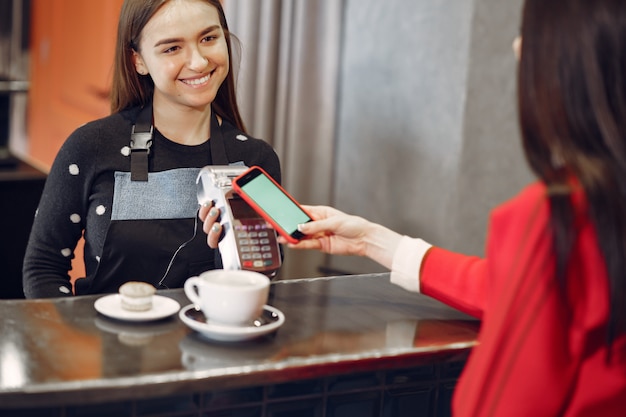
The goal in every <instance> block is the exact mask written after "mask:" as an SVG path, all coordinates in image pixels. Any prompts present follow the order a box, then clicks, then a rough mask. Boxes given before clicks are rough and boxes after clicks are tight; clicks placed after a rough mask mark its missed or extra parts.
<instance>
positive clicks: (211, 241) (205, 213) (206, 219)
mask: <svg viewBox="0 0 626 417" xmlns="http://www.w3.org/2000/svg"><path fill="white" fill-rule="evenodd" d="M198 217H199V218H200V220H201V221H202V230H204V233H206V234H207V244H208V245H209V247H210V248H213V249H215V248H217V245H218V243H219V241H220V239H221V237H222V225H221V224H220V223H219V219H220V210H219V209H218V208H217V207H214V206H213V204H212V203H209V204H206V205H204V204H203V205H202V206H200V210H199V211H198Z"/></svg>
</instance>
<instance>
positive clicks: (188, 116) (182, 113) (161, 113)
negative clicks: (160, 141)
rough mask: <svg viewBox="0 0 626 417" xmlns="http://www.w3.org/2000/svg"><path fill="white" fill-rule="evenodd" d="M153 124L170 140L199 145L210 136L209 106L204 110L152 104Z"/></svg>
mask: <svg viewBox="0 0 626 417" xmlns="http://www.w3.org/2000/svg"><path fill="white" fill-rule="evenodd" d="M153 115H154V126H155V128H157V129H158V130H159V132H161V134H163V136H165V137H166V138H168V139H169V140H171V141H172V142H176V143H180V144H182V145H199V144H201V143H204V142H206V141H207V140H208V139H209V137H210V136H211V106H210V105H207V106H206V108H205V110H201V109H197V108H190V107H186V108H181V107H172V106H159V105H154V108H153Z"/></svg>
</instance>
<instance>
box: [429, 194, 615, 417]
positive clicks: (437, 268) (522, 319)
mask: <svg viewBox="0 0 626 417" xmlns="http://www.w3.org/2000/svg"><path fill="white" fill-rule="evenodd" d="M573 201H574V205H575V210H576V222H577V226H578V237H577V240H576V243H575V247H574V252H573V256H572V259H571V262H570V265H569V266H568V270H567V280H568V291H567V293H566V294H565V297H563V296H561V292H560V291H559V284H558V282H557V281H556V279H555V278H554V276H555V259H554V255H553V251H552V239H551V235H550V233H549V230H548V215H549V202H548V200H547V197H546V188H545V186H544V185H542V184H540V183H536V184H533V185H530V186H529V187H527V188H526V189H525V190H523V191H522V192H521V193H520V194H519V195H518V196H516V197H515V198H513V199H512V200H510V201H509V202H507V203H505V204H503V205H501V206H499V207H498V208H496V209H495V210H494V211H493V212H492V215H491V219H490V227H489V234H488V239H487V248H486V259H481V258H478V257H470V256H464V255H459V254H456V253H452V252H449V251H446V250H444V249H440V248H436V247H433V248H432V249H431V250H430V251H429V252H428V253H427V255H426V257H425V258H424V261H423V264H422V271H421V275H420V276H421V278H420V282H421V292H422V293H424V294H427V295H430V296H432V297H434V298H437V299H438V300H440V301H443V302H445V303H447V304H449V305H451V306H453V307H456V308H458V309H460V310H462V311H465V312H467V313H469V314H471V315H474V316H476V317H478V318H481V319H482V324H481V330H480V334H479V342H480V344H479V345H478V346H477V347H476V348H475V349H474V350H473V352H472V354H471V355H470V358H469V359H468V362H467V365H466V367H465V369H464V371H463V374H462V375H461V378H460V380H459V382H458V385H457V388H456V392H455V395H454V400H453V415H454V416H455V417H460V416H471V417H482V416H506V417H516V416H520V417H521V416H523V417H542V416H568V417H569V416H577V417H582V416H589V417H605V416H620V417H624V416H626V354H624V352H625V350H626V340H625V339H626V338H624V337H622V338H620V340H619V341H618V343H617V344H615V349H614V356H613V360H612V361H611V363H610V364H608V363H607V362H606V359H607V356H606V355H607V346H606V342H605V340H606V333H605V331H606V323H607V319H608V311H609V310H608V309H609V301H608V291H609V290H608V280H607V273H606V267H605V263H604V260H603V256H602V255H601V253H600V251H599V248H598V242H597V238H596V233H595V230H594V227H593V225H592V224H591V221H590V219H589V217H588V215H587V204H586V201H585V199H584V196H583V194H582V192H578V193H576V194H575V195H574V196H573Z"/></svg>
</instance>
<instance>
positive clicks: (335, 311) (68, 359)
mask: <svg viewBox="0 0 626 417" xmlns="http://www.w3.org/2000/svg"><path fill="white" fill-rule="evenodd" d="M159 294H160V295H163V296H167V297H170V298H173V299H175V300H177V301H179V302H180V304H181V307H184V306H186V305H188V304H189V301H188V300H187V298H186V297H185V295H184V293H183V292H182V290H167V291H160V292H159ZM99 297H100V296H83V297H71V298H67V299H49V300H0V408H2V407H6V408H17V407H24V406H30V407H33V406H51V405H59V404H65V405H67V404H87V403H90V402H101V401H112V400H124V399H136V398H143V397H150V396H158V395H168V394H173V393H177V392H186V391H188V390H195V389H203V390H208V389H213V388H215V389H217V388H220V389H223V388H237V387H244V386H250V385H253V384H259V383H262V384H269V383H279V382H288V381H293V380H302V379H307V378H314V377H320V376H326V375H333V374H347V373H354V372H360V371H371V370H377V369H392V368H403V367H408V366H417V365H421V364H428V363H434V362H442V361H452V360H459V358H464V357H465V356H466V355H467V353H468V352H469V350H470V349H471V347H472V346H474V345H475V344H476V335H477V331H478V325H479V322H478V321H476V320H475V319H473V318H471V317H469V316H466V315H464V314H462V313H460V312H458V311H456V310H453V309H451V308H449V307H447V306H445V305H443V304H441V303H439V302H437V301H435V300H433V299H431V298H428V297H426V296H423V295H419V294H413V293H410V292H408V291H405V290H403V289H402V288H400V287H397V286H395V285H393V284H390V283H389V274H371V275H354V276H345V277H332V278H313V279H298V280H284V281H277V282H274V283H273V284H272V286H271V292H270V299H269V303H268V304H270V305H272V306H274V307H276V308H278V309H279V310H281V311H282V312H283V313H284V315H285V317H286V320H285V323H284V325H283V326H282V327H280V328H279V329H278V331H277V332H276V333H274V334H271V335H267V336H263V337H261V338H259V339H255V340H250V341H245V342H228V343H227V342H215V341H209V340H207V339H205V338H204V337H202V336H201V335H199V334H198V333H196V332H194V331H193V330H191V329H190V328H188V327H187V326H186V325H185V324H184V323H183V322H182V321H181V320H180V318H179V317H178V315H174V316H172V317H170V318H167V319H164V320H159V321H156V322H149V323H128V322H121V321H117V320H114V319H110V318H107V317H104V316H102V315H101V314H99V313H98V312H96V310H95V309H94V307H93V304H94V301H95V300H96V299H98V298H99Z"/></svg>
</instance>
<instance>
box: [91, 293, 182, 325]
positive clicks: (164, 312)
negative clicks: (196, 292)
mask: <svg viewBox="0 0 626 417" xmlns="http://www.w3.org/2000/svg"><path fill="white" fill-rule="evenodd" d="M93 306H94V307H95V309H96V311H98V312H99V313H101V314H104V315H105V316H107V317H111V318H114V319H118V320H127V321H151V320H158V319H162V318H165V317H168V316H171V315H172V314H176V312H177V311H178V310H180V304H178V301H176V300H173V299H171V298H169V297H163V296H161V295H154V296H153V297H152V308H151V309H150V310H146V311H130V310H125V309H123V308H122V300H121V299H120V295H119V294H109V295H105V296H104V297H100V298H98V299H97V300H96V302H95V303H94V304H93Z"/></svg>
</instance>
